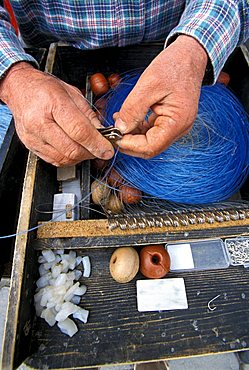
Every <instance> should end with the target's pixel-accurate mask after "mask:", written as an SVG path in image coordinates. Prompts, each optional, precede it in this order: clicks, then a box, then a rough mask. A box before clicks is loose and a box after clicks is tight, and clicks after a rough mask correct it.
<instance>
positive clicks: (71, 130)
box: [53, 96, 114, 159]
mask: <svg viewBox="0 0 249 370" xmlns="http://www.w3.org/2000/svg"><path fill="white" fill-rule="evenodd" d="M53 118H54V120H55V122H56V123H57V124H58V125H59V126H60V127H61V128H62V130H63V131H64V132H65V133H66V134H67V135H68V136H69V137H70V138H71V139H72V140H73V141H75V142H77V143H78V144H80V145H81V146H83V147H84V148H85V149H87V150H88V151H89V152H90V153H91V154H93V155H94V156H95V157H97V158H101V159H110V158H111V157H112V156H113V155H114V149H113V146H112V144H111V143H110V142H109V141H108V140H106V139H105V138H104V137H103V136H102V135H101V134H100V133H99V132H98V131H97V130H96V129H95V128H94V127H93V126H92V124H91V122H90V121H89V119H88V118H87V117H86V116H85V115H84V114H83V113H82V112H81V111H80V110H79V108H78V107H77V105H76V104H75V103H74V102H73V101H72V100H71V99H70V100H69V99H68V98H67V96H66V97H61V98H60V101H59V102H58V104H55V105H54V110H53Z"/></svg>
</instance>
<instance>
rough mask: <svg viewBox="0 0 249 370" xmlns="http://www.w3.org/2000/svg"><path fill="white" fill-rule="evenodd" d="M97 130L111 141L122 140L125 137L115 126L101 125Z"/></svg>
mask: <svg viewBox="0 0 249 370" xmlns="http://www.w3.org/2000/svg"><path fill="white" fill-rule="evenodd" d="M97 130H98V131H99V132H100V133H101V135H103V136H104V137H105V138H106V139H107V140H109V141H117V140H121V139H122V137H123V134H122V133H121V131H120V130H119V129H118V128H116V127H114V126H109V127H99V128H97Z"/></svg>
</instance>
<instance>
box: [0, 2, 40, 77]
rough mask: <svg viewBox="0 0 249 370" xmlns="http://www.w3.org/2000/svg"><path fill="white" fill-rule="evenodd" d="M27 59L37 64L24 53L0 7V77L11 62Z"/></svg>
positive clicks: (6, 16) (7, 17)
mask: <svg viewBox="0 0 249 370" xmlns="http://www.w3.org/2000/svg"><path fill="white" fill-rule="evenodd" d="M20 61H27V62H31V63H33V65H35V66H38V64H37V62H36V60H35V59H34V58H33V57H31V56H30V55H28V54H26V53H25V51H24V49H23V46H22V44H21V42H20V40H19V39H18V37H17V36H16V34H15V30H14V28H13V27H12V26H11V24H10V20H9V16H8V14H7V12H6V11H5V10H4V9H3V8H2V7H0V78H1V77H3V76H4V74H5V72H6V71H7V70H8V69H9V68H10V67H11V65H12V64H14V63H17V62H20Z"/></svg>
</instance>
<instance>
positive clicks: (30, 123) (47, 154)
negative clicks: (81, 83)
mask: <svg viewBox="0 0 249 370" xmlns="http://www.w3.org/2000/svg"><path fill="white" fill-rule="evenodd" d="M0 99H1V100H2V101H4V102H5V103H6V104H7V105H8V106H9V108H10V110H11V111H12V113H13V116H14V119H15V125H16V131H17V134H18V136H19V137H20V139H21V141H22V142H23V143H24V144H25V146H26V147H27V148H28V149H30V150H31V151H32V152H34V153H35V154H37V155H38V156H39V157H40V158H42V159H44V160H45V161H46V162H49V163H52V164H53V165H55V166H66V165H73V164H76V163H78V162H81V161H83V160H86V159H91V158H95V157H97V158H101V159H110V158H111V157H112V156H113V154H114V151H113V146H112V144H111V143H110V142H109V141H108V140H106V139H105V138H104V137H103V136H102V135H101V134H100V133H99V132H98V131H97V130H96V127H101V125H100V122H99V120H98V119H97V117H96V115H95V113H94V112H93V110H92V109H91V108H90V106H89V105H88V103H87V101H86V100H85V99H84V97H83V96H82V95H81V93H80V92H79V90H78V89H77V88H75V87H73V86H70V85H68V84H66V83H64V82H62V81H60V80H57V79H56V78H54V77H53V76H50V75H47V74H45V73H43V72H40V71H38V70H36V69H35V68H33V67H32V66H31V65H30V64H28V63H25V62H19V63H17V64H15V65H13V66H12V67H11V68H10V70H9V71H8V73H7V75H6V76H5V77H4V79H3V80H2V81H1V84H0Z"/></svg>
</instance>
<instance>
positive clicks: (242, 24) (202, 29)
mask: <svg viewBox="0 0 249 370" xmlns="http://www.w3.org/2000/svg"><path fill="white" fill-rule="evenodd" d="M179 34H185V35H189V36H191V37H193V38H194V39H196V40H197V41H198V42H199V43H200V44H201V45H202V46H203V47H204V49H205V50H206V52H207V54H208V57H209V61H210V65H211V69H212V71H211V73H210V76H209V77H210V80H209V81H208V82H209V83H213V82H214V81H216V79H217V77H218V75H219V72H220V71H221V69H222V67H223V65H224V63H225V62H226V60H227V58H228V56H229V55H230V54H231V53H232V51H233V50H234V49H235V47H236V46H237V45H239V44H240V43H242V42H243V41H245V40H246V39H247V38H248V37H249V6H248V3H247V0H240V1H235V0H227V1H224V0H206V1H203V0H195V1H193V0H192V1H187V6H186V9H185V11H184V13H183V15H182V17H181V20H180V22H179V24H178V26H177V27H175V28H174V29H173V30H172V31H171V33H170V34H169V36H168V38H167V40H166V45H168V44H170V43H171V42H172V41H174V39H175V38H176V37H177V36H178V35H179Z"/></svg>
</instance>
